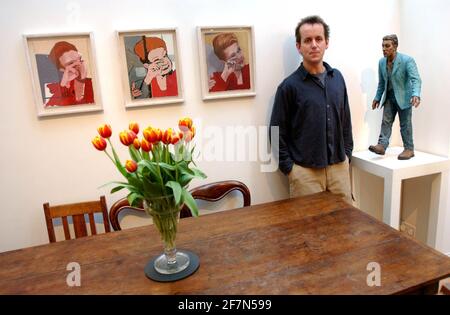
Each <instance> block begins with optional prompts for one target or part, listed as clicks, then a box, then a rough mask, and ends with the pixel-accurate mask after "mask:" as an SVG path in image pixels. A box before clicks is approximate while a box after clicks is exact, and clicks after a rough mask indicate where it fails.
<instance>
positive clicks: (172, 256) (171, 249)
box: [144, 196, 190, 275]
mask: <svg viewBox="0 0 450 315" xmlns="http://www.w3.org/2000/svg"><path fill="white" fill-rule="evenodd" d="M144 209H145V211H146V212H147V213H148V214H149V215H150V216H151V217H152V219H153V224H154V225H155V226H156V228H157V230H158V232H159V234H160V236H161V240H162V241H163V244H164V252H163V253H162V254H161V255H160V256H158V257H157V258H156V259H155V262H154V267H155V270H156V271H157V272H159V273H161V274H165V275H169V274H175V273H179V272H181V271H183V270H185V269H186V268H187V267H188V266H189V263H190V259H189V256H188V255H187V254H186V253H184V252H183V251H179V250H177V248H176V244H175V240H176V237H177V227H178V221H179V220H180V210H181V207H180V206H179V205H176V203H175V199H174V197H173V196H163V197H158V198H153V199H151V200H146V201H144Z"/></svg>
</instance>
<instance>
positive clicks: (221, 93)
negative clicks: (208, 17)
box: [197, 26, 256, 100]
mask: <svg viewBox="0 0 450 315" xmlns="http://www.w3.org/2000/svg"><path fill="white" fill-rule="evenodd" d="M197 30H198V32H197V33H198V50H199V63H200V77H201V90H202V97H203V99H204V100H209V99H219V98H232V97H246V96H255V95H256V87H255V81H256V80H255V50H254V47H255V45H254V34H253V27H252V26H220V27H214V26H213V27H198V28H197Z"/></svg>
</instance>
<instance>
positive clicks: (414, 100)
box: [409, 96, 420, 107]
mask: <svg viewBox="0 0 450 315" xmlns="http://www.w3.org/2000/svg"><path fill="white" fill-rule="evenodd" d="M409 102H410V103H411V105H412V106H414V107H418V106H419V105H420V97H418V96H413V97H411V100H410V101H409Z"/></svg>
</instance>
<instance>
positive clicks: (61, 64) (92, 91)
mask: <svg viewBox="0 0 450 315" xmlns="http://www.w3.org/2000/svg"><path fill="white" fill-rule="evenodd" d="M24 44H25V51H26V55H27V60H28V67H29V71H30V75H31V82H32V89H33V94H34V100H35V104H36V109H37V115H38V116H39V117H43V116H54V115H62V114H74V113H84V112H95V111H101V110H102V109H103V108H102V105H101V99H100V93H99V88H98V79H97V70H96V65H95V51H94V40H93V35H92V33H76V34H75V33H70V34H69V33H65V34H45V35H24Z"/></svg>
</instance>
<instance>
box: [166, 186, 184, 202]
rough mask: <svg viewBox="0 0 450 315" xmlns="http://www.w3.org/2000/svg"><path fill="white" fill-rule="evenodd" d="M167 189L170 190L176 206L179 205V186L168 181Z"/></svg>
mask: <svg viewBox="0 0 450 315" xmlns="http://www.w3.org/2000/svg"><path fill="white" fill-rule="evenodd" d="M166 186H167V187H170V188H172V191H173V196H174V197H175V202H176V204H177V205H179V204H180V201H181V185H180V183H178V182H175V181H170V182H167V184H166Z"/></svg>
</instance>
